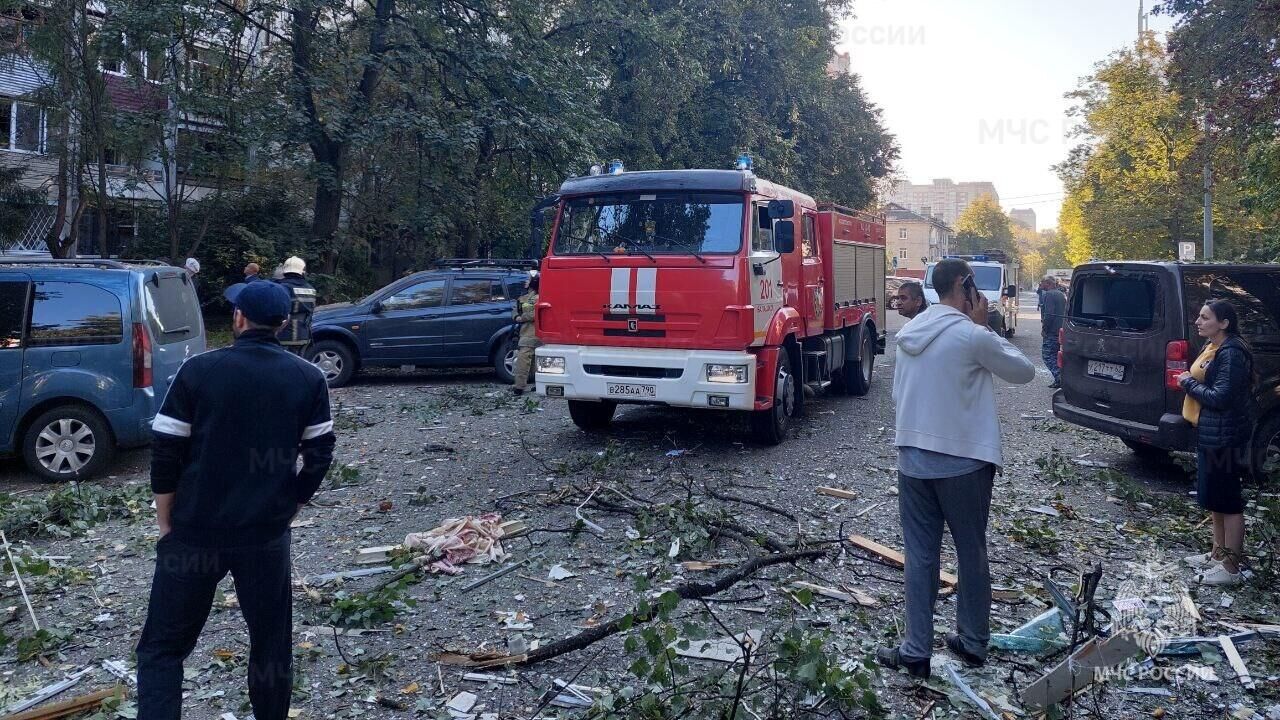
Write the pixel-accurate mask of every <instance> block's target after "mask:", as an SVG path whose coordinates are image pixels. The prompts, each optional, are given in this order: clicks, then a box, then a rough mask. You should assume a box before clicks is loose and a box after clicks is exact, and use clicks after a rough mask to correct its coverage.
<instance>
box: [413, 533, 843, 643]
mask: <svg viewBox="0 0 1280 720" xmlns="http://www.w3.org/2000/svg"><path fill="white" fill-rule="evenodd" d="M826 552H827V550H826V549H805V550H792V551H789V552H782V553H774V554H771V555H759V556H757V557H754V558H751V559H750V560H747V561H746V562H744V563H742V564H741V565H738V566H737V567H735V568H734V569H732V570H730V571H728V572H726V573H724V574H723V575H720V576H719V577H717V578H716V579H715V580H714V581H712V582H697V581H690V582H685V583H681V584H680V585H677V586H675V587H674V588H672V590H671V591H672V592H674V593H675V594H676V595H677V596H678V597H679V598H680V599H681V600H701V599H702V598H708V597H711V596H713V595H716V594H717V593H721V592H724V591H725V590H727V589H728V588H730V587H732V586H733V585H735V584H737V583H739V582H741V581H742V580H745V579H746V578H748V577H751V576H752V575H754V574H755V573H756V572H758V571H760V570H763V569H764V568H767V567H771V566H773V565H781V564H784V563H791V562H795V561H797V560H813V559H816V558H818V557H820V556H822V555H824V554H825V553H826ZM657 615H658V608H657V607H656V605H654V604H651V603H642V604H640V605H638V606H637V607H635V608H632V611H631V612H630V613H628V614H626V615H623V616H621V617H617V618H614V619H613V620H610V621H609V622H607V623H601V624H600V625H597V626H595V627H592V628H589V629H587V630H583V631H582V632H580V633H578V634H577V635H571V636H569V637H567V638H564V639H561V640H556V641H555V642H551V643H548V644H546V645H542V646H539V647H538V648H536V649H534V650H531V651H529V652H527V653H524V654H522V655H493V654H483V655H460V654H457V653H439V654H436V655H433V656H432V659H433V660H436V661H437V662H441V663H445V664H447V665H462V666H467V667H494V666H499V665H532V664H534V663H539V662H542V661H544V660H549V659H551V658H553V657H558V656H560V655H564V654H566V653H570V652H574V651H576V650H581V649H583V648H585V647H587V646H589V645H592V644H593V643H596V642H599V641H600V640H603V639H605V638H607V637H610V636H612V635H616V634H618V633H619V632H622V631H623V630H628V629H630V628H632V627H634V626H636V625H642V624H644V623H647V622H650V621H651V620H653V619H654V618H655V617H657Z"/></svg>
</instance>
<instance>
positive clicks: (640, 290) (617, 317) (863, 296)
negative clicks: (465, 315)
mask: <svg viewBox="0 0 1280 720" xmlns="http://www.w3.org/2000/svg"><path fill="white" fill-rule="evenodd" d="M884 248H885V239H884V220H883V217H881V216H875V215H870V214H866V213H861V212H857V211H853V210H848V209H846V208H840V207H836V206H833V205H819V204H818V203H816V202H814V200H813V198H811V197H809V196H808V195H805V194H803V193H800V192H797V191H795V190H792V189H790V188H786V187H782V186H780V185H775V184H773V183H770V182H767V181H765V180H762V179H759V178H757V177H756V176H755V175H754V174H753V173H752V172H751V171H750V169H738V170H671V171H647V172H625V171H622V170H621V169H620V168H613V169H611V172H610V173H609V174H600V175H593V176H587V177H577V178H571V179H569V180H567V181H565V183H564V184H563V185H562V186H561V188H560V193H559V201H558V206H557V209H556V218H555V223H554V226H553V230H552V239H551V245H550V249H549V251H548V253H547V255H546V257H545V258H544V259H543V260H542V264H541V268H542V276H541V281H540V283H541V288H540V293H539V301H538V306H537V310H536V313H535V315H536V326H537V333H538V337H539V338H540V339H541V340H542V342H543V343H544V344H543V345H542V347H539V348H538V350H537V354H536V362H535V369H536V376H535V377H536V380H537V389H538V392H539V394H541V395H545V396H548V397H557V398H564V399H566V400H567V401H568V402H569V412H570V415H571V416H572V417H573V420H574V422H575V423H576V424H577V425H578V426H579V427H582V428H584V429H599V428H602V427H604V426H605V425H607V424H608V423H609V422H610V421H611V419H612V417H613V414H614V411H615V410H616V408H617V405H618V404H632V403H642V404H661V405H668V406H674V407H689V408H705V409H711V410H736V411H745V412H749V413H751V422H752V429H753V434H754V435H755V436H756V437H757V438H758V439H759V440H761V441H763V442H766V443H770V444H776V443H778V442H781V441H782V440H783V439H784V438H785V437H786V435H787V432H788V429H789V426H790V424H791V420H792V418H794V417H796V416H797V415H799V414H800V413H801V412H802V411H803V409H804V404H805V399H806V397H807V396H809V395H812V394H813V392H814V391H817V390H822V389H824V388H828V387H830V388H832V389H835V390H837V391H839V392H843V393H848V394H852V395H862V394H865V393H866V392H867V391H868V389H869V388H870V385H871V374H872V365H873V356H874V355H875V354H878V353H882V352H883V348H884V340H883V322H884V309H885V304H884V303H885V297H884V295H885V291H884V270H885V259H884Z"/></svg>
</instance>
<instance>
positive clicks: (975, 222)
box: [955, 195, 1017, 255]
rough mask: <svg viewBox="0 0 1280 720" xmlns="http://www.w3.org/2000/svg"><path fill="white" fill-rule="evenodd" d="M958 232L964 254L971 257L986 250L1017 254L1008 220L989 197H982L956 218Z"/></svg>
mask: <svg viewBox="0 0 1280 720" xmlns="http://www.w3.org/2000/svg"><path fill="white" fill-rule="evenodd" d="M955 230H956V244H957V247H959V248H960V252H961V254H965V255H971V254H976V253H981V252H983V251H984V250H1003V251H1004V252H1006V253H1009V254H1010V255H1016V254H1017V248H1016V247H1015V246H1014V240H1013V227H1012V224H1011V223H1010V221H1009V216H1008V215H1006V214H1005V212H1004V210H1002V209H1001V208H1000V205H999V204H998V203H996V201H995V198H993V197H991V196H990V195H982V196H980V197H978V198H977V199H976V200H974V201H973V202H971V203H969V206H968V207H966V208H965V209H964V212H962V213H960V217H958V218H956V227H955Z"/></svg>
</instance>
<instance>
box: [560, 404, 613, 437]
mask: <svg viewBox="0 0 1280 720" xmlns="http://www.w3.org/2000/svg"><path fill="white" fill-rule="evenodd" d="M617 409H618V403H616V402H613V401H611V400H602V401H600V402H592V401H590V400H570V401H569V417H571V418H573V424H574V425H577V426H578V427H580V428H582V429H583V430H603V429H605V428H606V427H609V423H610V422H613V413H614V411H615V410H617Z"/></svg>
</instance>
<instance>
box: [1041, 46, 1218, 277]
mask: <svg viewBox="0 0 1280 720" xmlns="http://www.w3.org/2000/svg"><path fill="white" fill-rule="evenodd" d="M1166 69H1167V58H1166V56H1165V52H1164V48H1163V47H1162V46H1161V45H1160V43H1159V42H1157V41H1156V40H1155V39H1154V37H1153V36H1150V35H1148V36H1147V37H1146V38H1144V39H1143V40H1142V42H1141V43H1140V44H1139V45H1138V47H1136V48H1134V49H1128V50H1122V51H1119V52H1117V53H1115V54H1114V55H1112V56H1111V58H1109V59H1108V60H1107V61H1106V62H1103V63H1101V64H1099V65H1098V66H1097V68H1096V70H1095V72H1094V74H1093V75H1092V76H1090V77H1088V78H1086V79H1085V80H1084V81H1083V83H1082V85H1081V87H1080V88H1079V89H1078V90H1076V91H1075V92H1073V93H1071V94H1070V95H1069V97H1070V98H1072V99H1073V100H1075V102H1076V105H1075V107H1074V108H1073V114H1074V115H1076V116H1077V117H1078V118H1079V119H1080V126H1079V128H1078V130H1077V135H1078V137H1080V139H1081V143H1080V144H1079V145H1077V146H1076V147H1075V148H1074V149H1073V150H1072V151H1071V154H1070V155H1069V156H1068V158H1067V160H1066V161H1065V162H1064V163H1062V164H1061V165H1059V166H1058V168H1057V169H1058V174H1059V175H1060V177H1061V178H1062V181H1063V184H1064V185H1065V186H1066V190H1067V197H1066V199H1065V200H1064V203H1063V209H1062V215H1061V217H1060V218H1059V223H1058V228H1059V230H1060V231H1061V232H1062V233H1063V234H1064V235H1065V236H1066V239H1067V246H1068V253H1067V254H1068V258H1069V259H1070V260H1071V261H1072V262H1077V263H1078V262H1083V261H1084V260H1087V259H1088V258H1090V257H1101V258H1109V259H1144V258H1145V259H1152V258H1169V257H1174V256H1175V255H1176V252H1177V242H1178V241H1180V240H1183V239H1192V238H1195V237H1197V236H1198V230H1199V220H1200V204H1199V201H1198V198H1199V190H1198V181H1199V180H1200V173H1199V172H1198V168H1199V166H1200V158H1199V157H1198V155H1197V154H1196V148H1197V142H1198V138H1199V132H1200V131H1199V128H1198V124H1197V122H1196V116H1195V113H1194V107H1193V105H1192V104H1191V103H1190V102H1189V101H1188V100H1187V99H1186V98H1185V97H1184V96H1182V95H1181V94H1180V93H1178V92H1177V91H1176V90H1175V89H1173V88H1171V87H1170V86H1169V83H1168V81H1167V78H1166V74H1165V73H1166Z"/></svg>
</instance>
